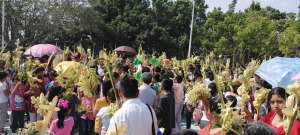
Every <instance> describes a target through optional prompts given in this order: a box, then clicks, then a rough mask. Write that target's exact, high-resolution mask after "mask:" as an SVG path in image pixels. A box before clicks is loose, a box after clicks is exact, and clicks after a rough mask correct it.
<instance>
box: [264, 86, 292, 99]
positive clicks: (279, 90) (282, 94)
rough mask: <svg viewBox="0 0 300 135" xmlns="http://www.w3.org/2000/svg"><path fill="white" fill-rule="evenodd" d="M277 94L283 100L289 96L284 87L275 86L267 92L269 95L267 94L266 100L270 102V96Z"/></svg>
mask: <svg viewBox="0 0 300 135" xmlns="http://www.w3.org/2000/svg"><path fill="white" fill-rule="evenodd" d="M275 94H276V95H278V96H279V97H281V98H282V99H283V100H284V101H286V98H287V97H288V96H289V94H287V93H286V92H285V89H284V88H280V87H276V88H273V89H272V90H271V91H270V92H269V95H268V98H267V99H268V102H269V103H270V101H271V98H272V96H273V95H275Z"/></svg>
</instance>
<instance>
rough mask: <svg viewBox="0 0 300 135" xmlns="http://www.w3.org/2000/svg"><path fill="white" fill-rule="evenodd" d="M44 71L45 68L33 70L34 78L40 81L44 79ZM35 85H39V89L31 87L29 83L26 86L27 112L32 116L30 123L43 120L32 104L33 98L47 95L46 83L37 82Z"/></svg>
mask: <svg viewBox="0 0 300 135" xmlns="http://www.w3.org/2000/svg"><path fill="white" fill-rule="evenodd" d="M44 71H45V70H44V68H42V67H37V68H36V69H35V70H33V73H32V74H33V75H32V76H33V77H37V78H38V79H43V75H44ZM34 83H35V84H37V85H38V88H36V87H31V86H30V84H29V83H28V82H27V83H26V84H25V92H24V97H27V111H28V112H29V115H30V122H36V121H38V120H42V116H41V115H40V114H38V113H37V109H36V108H34V105H33V104H32V103H31V97H38V96H40V94H41V93H44V94H45V93H46V90H45V84H44V82H39V81H36V82H34Z"/></svg>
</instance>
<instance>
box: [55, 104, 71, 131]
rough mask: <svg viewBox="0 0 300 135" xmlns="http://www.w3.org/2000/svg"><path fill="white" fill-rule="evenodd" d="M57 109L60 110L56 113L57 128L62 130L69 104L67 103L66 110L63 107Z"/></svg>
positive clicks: (69, 107)
mask: <svg viewBox="0 0 300 135" xmlns="http://www.w3.org/2000/svg"><path fill="white" fill-rule="evenodd" d="M59 109H60V110H59V111H58V112H57V117H58V121H57V127H58V128H60V129H62V128H64V121H65V117H66V116H67V115H69V114H68V111H69V110H70V109H71V104H70V102H68V108H64V107H63V106H60V107H59Z"/></svg>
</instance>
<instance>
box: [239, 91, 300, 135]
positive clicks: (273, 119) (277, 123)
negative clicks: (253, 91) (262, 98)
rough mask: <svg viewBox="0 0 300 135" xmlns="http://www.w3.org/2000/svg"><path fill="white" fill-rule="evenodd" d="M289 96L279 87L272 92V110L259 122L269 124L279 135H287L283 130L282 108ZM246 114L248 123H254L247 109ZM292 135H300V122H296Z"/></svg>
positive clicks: (270, 94) (270, 101)
mask: <svg viewBox="0 0 300 135" xmlns="http://www.w3.org/2000/svg"><path fill="white" fill-rule="evenodd" d="M288 96H289V95H288V94H287V93H286V91H285V89H283V88H280V87H277V88H274V89H272V90H271V91H270V93H269V95H268V97H267V100H268V102H269V104H270V106H271V110H272V111H270V112H269V113H268V114H267V115H265V116H264V117H262V118H261V119H260V120H259V121H261V122H264V123H267V124H269V125H270V126H271V127H273V128H274V129H275V130H276V131H277V133H278V135H285V131H284V130H283V113H282V108H283V107H284V105H285V101H286V99H287V97H288ZM242 111H245V112H246V118H247V121H248V122H252V121H253V118H252V115H251V113H250V112H249V111H248V110H247V109H242ZM290 134H291V135H300V121H299V120H295V121H294V123H293V126H292V129H291V132H290Z"/></svg>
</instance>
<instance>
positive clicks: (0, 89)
mask: <svg viewBox="0 0 300 135" xmlns="http://www.w3.org/2000/svg"><path fill="white" fill-rule="evenodd" d="M6 89H7V88H6V86H5V84H4V83H3V82H0V103H6V102H8V97H6V96H5V94H4V92H3V91H4V90H6Z"/></svg>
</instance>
